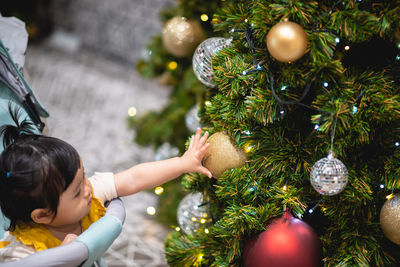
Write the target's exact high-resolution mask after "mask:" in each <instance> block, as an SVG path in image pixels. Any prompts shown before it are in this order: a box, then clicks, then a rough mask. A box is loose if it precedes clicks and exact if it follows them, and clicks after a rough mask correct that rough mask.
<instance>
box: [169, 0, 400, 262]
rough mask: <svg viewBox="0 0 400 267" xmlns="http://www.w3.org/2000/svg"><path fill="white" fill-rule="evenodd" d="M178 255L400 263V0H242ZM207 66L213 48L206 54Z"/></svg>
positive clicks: (214, 93)
mask: <svg viewBox="0 0 400 267" xmlns="http://www.w3.org/2000/svg"><path fill="white" fill-rule="evenodd" d="M213 21H214V22H215V23H214V29H215V30H216V33H218V34H219V36H221V37H225V38H233V40H232V42H231V45H230V46H228V47H222V48H221V50H219V51H217V52H215V54H212V53H211V55H212V60H211V62H212V64H211V67H212V75H210V74H208V75H206V76H207V77H208V79H209V80H208V81H206V82H204V81H202V82H203V83H204V84H208V82H209V83H210V84H211V85H213V86H211V87H212V88H211V87H210V86H208V87H209V88H208V89H207V90H208V94H206V95H205V99H204V100H203V101H201V104H200V113H199V114H200V116H201V118H202V121H203V122H204V123H205V127H204V128H203V130H208V131H209V132H210V134H212V135H211V137H210V138H209V142H210V148H209V151H208V153H207V155H206V157H205V159H204V165H205V166H206V167H208V168H209V169H210V171H211V172H212V173H213V177H214V178H213V179H208V178H207V177H204V176H201V175H197V174H189V175H186V176H184V178H183V185H184V186H185V188H187V189H188V190H190V191H191V192H192V193H191V194H189V195H188V196H187V197H185V199H183V200H182V202H181V204H180V205H179V208H178V220H179V227H177V229H176V231H174V232H172V233H171V234H170V235H169V236H168V238H167V240H166V255H167V259H168V263H169V264H170V266H243V265H244V266H252V267H254V266H319V265H323V266H398V265H399V264H400V219H399V218H400V194H398V193H399V191H400V190H399V186H400V182H399V178H400V176H399V174H400V171H399V170H400V150H399V143H400V135H399V130H400V95H399V90H400V1H398V0H397V1H367V0H357V1H356V0H352V1H329V0H325V1H318V2H317V1H291V0H276V1H266V0H259V1H229V2H227V3H226V5H225V6H224V7H223V8H221V9H219V10H218V12H217V13H216V15H215V16H214V19H213ZM194 56H195V57H196V58H194V59H193V62H200V63H196V64H194V65H193V68H194V69H195V71H196V70H197V71H198V72H200V73H201V72H202V70H204V64H207V62H208V61H209V60H208V59H207V58H205V56H204V53H198V54H196V53H195V55H194Z"/></svg>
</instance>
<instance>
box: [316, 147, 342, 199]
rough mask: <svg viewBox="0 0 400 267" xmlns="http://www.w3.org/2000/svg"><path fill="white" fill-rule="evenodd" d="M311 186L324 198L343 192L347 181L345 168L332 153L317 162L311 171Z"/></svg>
mask: <svg viewBox="0 0 400 267" xmlns="http://www.w3.org/2000/svg"><path fill="white" fill-rule="evenodd" d="M310 179H311V185H312V186H313V187H314V189H315V190H316V191H317V192H318V193H320V194H321V195H325V196H333V195H337V194H339V193H340V192H342V191H343V190H344V188H345V187H346V184H347V181H348V172H347V168H346V166H345V165H344V164H343V163H342V162H341V161H340V160H338V159H336V158H334V157H333V155H332V153H329V155H328V156H327V157H326V158H323V159H320V160H318V161H317V162H316V163H315V164H314V166H313V167H312V169H311V175H310Z"/></svg>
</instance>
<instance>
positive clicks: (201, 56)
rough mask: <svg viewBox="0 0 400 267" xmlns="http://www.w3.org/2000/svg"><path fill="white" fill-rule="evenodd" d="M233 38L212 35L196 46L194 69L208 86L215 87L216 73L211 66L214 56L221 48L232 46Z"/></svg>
mask: <svg viewBox="0 0 400 267" xmlns="http://www.w3.org/2000/svg"><path fill="white" fill-rule="evenodd" d="M231 43H232V39H227V38H222V37H211V38H208V39H206V40H205V41H203V42H202V43H200V44H199V46H198V47H197V48H196V51H195V52H194V55H193V62H192V65H193V71H194V74H195V75H196V77H197V79H199V80H200V82H202V83H203V84H205V85H207V86H208V87H214V86H215V84H214V83H213V80H214V73H213V70H212V67H211V60H212V58H213V56H214V55H215V54H216V53H217V52H218V51H219V50H221V49H223V48H225V47H227V46H230V45H231Z"/></svg>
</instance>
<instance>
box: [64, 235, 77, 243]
mask: <svg viewBox="0 0 400 267" xmlns="http://www.w3.org/2000/svg"><path fill="white" fill-rule="evenodd" d="M77 237H78V236H77V235H76V234H67V235H66V236H65V238H64V240H63V242H62V243H61V246H62V245H67V244H69V243H72V242H74V241H75V239H76V238H77Z"/></svg>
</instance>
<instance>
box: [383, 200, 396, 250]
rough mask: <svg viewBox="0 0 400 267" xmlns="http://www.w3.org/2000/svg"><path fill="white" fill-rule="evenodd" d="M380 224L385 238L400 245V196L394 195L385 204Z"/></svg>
mask: <svg viewBox="0 0 400 267" xmlns="http://www.w3.org/2000/svg"><path fill="white" fill-rule="evenodd" d="M380 223H381V228H382V231H383V233H384V234H385V236H386V237H387V238H388V239H389V240H390V241H392V242H393V243H395V244H397V245H400V194H396V195H394V196H393V197H392V198H390V199H388V200H386V202H385V204H383V207H382V209H381V214H380Z"/></svg>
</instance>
